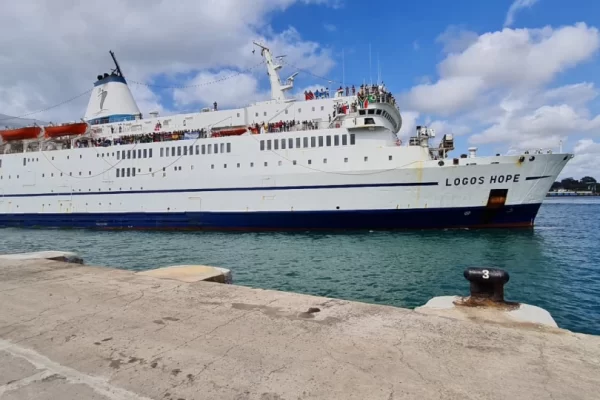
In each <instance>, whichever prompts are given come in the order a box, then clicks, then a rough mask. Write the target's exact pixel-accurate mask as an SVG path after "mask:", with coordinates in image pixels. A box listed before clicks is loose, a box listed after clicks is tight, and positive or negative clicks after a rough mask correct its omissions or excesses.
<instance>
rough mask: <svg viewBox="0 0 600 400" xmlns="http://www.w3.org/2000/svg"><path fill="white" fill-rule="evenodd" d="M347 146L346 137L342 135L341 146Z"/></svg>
mask: <svg viewBox="0 0 600 400" xmlns="http://www.w3.org/2000/svg"><path fill="white" fill-rule="evenodd" d="M347 145H348V135H342V146H347Z"/></svg>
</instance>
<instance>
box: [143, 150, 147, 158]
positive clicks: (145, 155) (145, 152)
mask: <svg viewBox="0 0 600 400" xmlns="http://www.w3.org/2000/svg"><path fill="white" fill-rule="evenodd" d="M144 158H148V150H147V149H144Z"/></svg>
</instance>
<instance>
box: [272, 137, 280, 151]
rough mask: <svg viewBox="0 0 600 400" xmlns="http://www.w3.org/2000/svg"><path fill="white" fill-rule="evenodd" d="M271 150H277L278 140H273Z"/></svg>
mask: <svg viewBox="0 0 600 400" xmlns="http://www.w3.org/2000/svg"><path fill="white" fill-rule="evenodd" d="M273 150H279V140H277V139H275V140H273Z"/></svg>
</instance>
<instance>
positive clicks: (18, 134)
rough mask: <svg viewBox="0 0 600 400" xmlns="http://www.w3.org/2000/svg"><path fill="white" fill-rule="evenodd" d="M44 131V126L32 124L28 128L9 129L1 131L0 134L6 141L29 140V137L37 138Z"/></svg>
mask: <svg viewBox="0 0 600 400" xmlns="http://www.w3.org/2000/svg"><path fill="white" fill-rule="evenodd" d="M41 132H42V128H40V127H39V126H31V127H28V128H19V129H9V130H5V131H0V136H2V139H3V140H5V141H7V142H8V141H11V140H28V139H36V138H37V137H38V136H40V133H41Z"/></svg>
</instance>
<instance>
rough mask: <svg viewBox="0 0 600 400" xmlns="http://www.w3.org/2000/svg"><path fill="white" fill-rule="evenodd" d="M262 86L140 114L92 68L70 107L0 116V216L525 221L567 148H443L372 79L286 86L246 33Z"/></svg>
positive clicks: (158, 224)
mask: <svg viewBox="0 0 600 400" xmlns="http://www.w3.org/2000/svg"><path fill="white" fill-rule="evenodd" d="M255 44H256V45H257V46H259V47H258V50H259V52H258V53H260V55H261V59H262V61H263V65H264V66H265V67H266V69H267V72H268V75H269V80H270V86H271V99H270V100H268V101H262V102H257V103H255V104H251V105H248V106H246V107H243V108H237V109H226V110H220V109H219V108H218V105H217V104H216V103H215V104H214V105H213V106H212V107H210V108H205V109H202V110H199V112H194V113H189V114H179V115H166V116H162V115H158V113H156V112H152V113H150V116H149V117H146V118H144V117H142V114H141V113H140V110H139V108H138V106H137V105H136V103H135V100H134V98H133V96H132V94H131V92H130V90H129V87H128V84H127V80H126V79H125V76H124V74H123V72H122V70H121V68H120V66H119V64H118V62H117V60H116V58H115V56H114V53H112V52H110V54H111V56H112V58H113V61H114V64H115V66H114V69H112V71H111V72H110V73H105V74H102V75H99V76H98V78H97V81H96V82H95V83H94V88H93V90H92V92H91V96H90V100H89V103H88V107H87V111H86V113H85V117H84V118H83V119H82V120H81V122H72V123H66V124H61V125H53V126H30V127H26V128H19V129H6V130H1V131H0V137H1V138H2V140H1V142H0V226H2V227H51V228H95V229H178V230H179V229H217V230H317V229H325V230H328V229H331V230H338V229H344V230H353V229H367V230H377V229H426V228H436V229H439V228H441V229H443V228H492V227H496V228H498V227H505V228H516V227H532V226H533V225H534V220H535V217H536V214H537V212H538V209H539V207H540V205H541V203H542V201H543V200H544V198H545V196H546V193H547V192H548V190H549V189H550V187H551V185H552V183H553V182H554V181H555V179H556V178H557V176H558V174H559V173H560V172H561V170H562V169H563V167H564V166H565V164H566V163H567V162H568V161H569V159H571V158H572V155H571V154H555V153H552V152H551V151H541V150H536V151H528V152H523V154H517V155H499V154H496V155H491V156H480V155H478V154H477V149H476V148H469V149H468V150H467V152H465V153H464V154H457V155H453V154H452V152H453V150H454V140H453V137H452V135H451V134H449V133H447V134H445V135H443V137H441V138H440V140H439V141H437V142H436V143H433V142H434V140H435V132H434V131H433V130H432V129H430V128H427V127H425V126H418V127H417V128H416V132H414V134H413V135H412V136H411V137H409V138H408V140H405V141H404V142H403V141H401V140H400V138H399V136H398V133H399V131H400V128H401V126H402V118H401V114H400V110H399V108H398V106H397V104H396V101H395V99H394V97H393V96H392V94H391V93H389V92H388V91H387V90H386V88H385V87H384V86H383V85H361V86H360V87H356V88H354V90H349V89H345V90H344V88H340V89H339V90H337V91H331V95H330V93H329V91H327V92H325V91H318V92H317V93H316V94H317V96H314V94H313V93H312V92H311V93H308V94H307V95H306V98H305V100H298V99H294V98H292V96H291V95H290V91H291V89H292V88H293V87H294V80H295V78H296V74H294V75H292V76H290V77H289V78H288V79H286V80H281V78H280V76H279V72H280V69H281V68H282V65H281V58H279V57H274V56H273V55H272V53H271V51H270V50H269V48H267V47H265V46H263V45H261V44H258V43H255Z"/></svg>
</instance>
